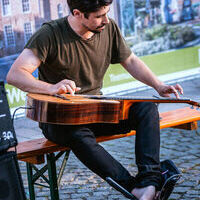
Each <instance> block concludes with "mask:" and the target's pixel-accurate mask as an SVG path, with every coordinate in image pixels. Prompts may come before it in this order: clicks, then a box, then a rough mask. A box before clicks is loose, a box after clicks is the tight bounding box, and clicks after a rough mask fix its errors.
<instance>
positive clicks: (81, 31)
mask: <svg viewBox="0 0 200 200" xmlns="http://www.w3.org/2000/svg"><path fill="white" fill-rule="evenodd" d="M68 22H69V25H70V26H71V28H72V29H73V31H74V32H75V33H76V34H77V35H79V36H80V37H81V38H83V39H84V40H88V39H90V38H91V37H92V36H93V35H94V33H92V32H91V31H88V30H87V29H86V28H85V27H84V26H83V25H82V24H81V23H80V22H79V21H77V19H76V18H75V17H73V16H72V15H69V17H68Z"/></svg>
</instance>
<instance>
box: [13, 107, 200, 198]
mask: <svg viewBox="0 0 200 200" xmlns="http://www.w3.org/2000/svg"><path fill="white" fill-rule="evenodd" d="M160 117H161V119H160V128H161V129H164V128H169V127H171V128H178V129H185V130H197V128H198V125H197V121H199V120H200V111H199V110H197V109H196V108H193V109H192V108H190V107H185V108H181V109H176V110H173V111H168V112H164V113H161V114H160ZM132 135H135V131H131V132H130V133H127V134H121V135H112V136H101V137H98V138H97V142H105V141H109V140H113V139H118V138H123V137H128V136H132ZM16 149H17V156H18V159H19V160H21V161H24V162H26V167H27V177H28V186H29V194H30V199H31V200H34V199H35V192H34V185H42V184H40V183H37V180H38V179H39V178H43V180H44V181H45V182H46V183H47V185H42V186H45V187H47V186H48V187H49V188H50V195H51V199H52V200H58V199H59V192H58V186H59V183H60V180H61V177H62V174H63V172H64V168H65V165H66V162H67V159H68V156H69V152H70V149H69V148H68V147H64V146H60V145H57V144H55V143H53V142H50V141H48V140H47V139H45V138H40V139H34V140H30V141H26V142H21V143H19V144H18V145H17V148H16ZM63 154H65V155H64V158H63V162H62V165H61V168H60V170H59V173H58V175H57V171H56V161H57V160H58V159H59V158H60V157H61V156H62V155H63ZM45 157H46V159H45ZM38 164H44V166H42V167H41V168H40V169H38V168H37V167H36V165H38ZM46 171H48V178H47V177H46V176H44V173H45V172H46Z"/></svg>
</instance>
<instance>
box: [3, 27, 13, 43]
mask: <svg viewBox="0 0 200 200" xmlns="http://www.w3.org/2000/svg"><path fill="white" fill-rule="evenodd" d="M4 34H5V38H6V46H14V45H15V37H14V33H13V30H12V25H5V26H4Z"/></svg>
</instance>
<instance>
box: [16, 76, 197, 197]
mask: <svg viewBox="0 0 200 200" xmlns="http://www.w3.org/2000/svg"><path fill="white" fill-rule="evenodd" d="M182 85H183V87H184V89H185V93H186V94H187V95H191V94H196V95H197V94H198V93H197V91H198V90H199V89H200V88H199V86H198V85H200V80H199V79H195V80H192V81H186V82H184V83H182ZM199 91H200V90H199ZM149 93H150V94H151V91H145V92H137V95H141V94H143V95H144V94H145V95H146V94H149ZM192 96H194V95H192ZM176 106H177V105H176ZM178 106H179V105H178ZM181 106H183V105H181ZM184 106H185V105H184ZM159 109H160V110H162V111H163V110H168V109H174V105H165V106H163V105H162V106H161V107H160V108H159ZM15 130H16V133H17V137H18V140H19V141H23V140H28V139H31V138H38V137H41V131H40V130H39V129H38V128H37V123H36V122H32V121H31V120H28V119H25V118H20V119H16V120H15ZM198 131H199V132H200V130H198ZM134 140H135V137H134V136H131V137H128V138H122V139H117V140H113V141H109V142H104V143H101V145H102V146H103V147H104V148H105V149H107V150H108V151H109V152H110V153H111V154H112V155H113V156H114V157H115V158H116V159H118V160H120V162H121V163H122V164H123V165H124V166H125V167H126V168H127V169H128V170H129V171H130V173H131V174H133V175H135V174H136V173H137V168H136V165H135V159H134V157H135V156H134ZM152 142H153V141H152ZM164 159H172V160H173V161H174V162H175V163H176V165H177V166H178V167H179V169H180V170H181V171H182V174H183V176H182V178H181V180H180V183H179V185H178V186H177V187H176V188H175V190H174V192H173V194H172V195H171V197H170V199H174V200H175V199H180V200H189V199H192V200H200V136H199V135H197V134H196V132H194V131H185V130H178V129H164V130H162V131H161V160H164ZM60 163H61V162H59V163H58V165H57V167H59V166H60ZM19 164H20V169H21V173H22V176H23V181H24V186H25V190H26V193H27V195H28V189H27V177H26V168H25V164H24V163H23V162H21V161H20V162H19ZM40 181H41V182H42V180H40ZM59 194H60V199H62V200H66V199H68V200H69V199H75V200H103V199H104V200H117V199H118V200H119V199H120V200H123V199H124V200H125V199H126V198H124V197H123V196H122V195H121V194H120V193H119V192H117V191H115V190H114V189H112V188H111V187H110V186H109V185H108V184H107V183H106V182H105V181H103V180H102V179H100V178H99V177H98V176H96V175H95V174H94V173H92V172H91V171H90V170H88V169H87V168H86V167H85V166H84V165H83V164H82V163H80V162H79V161H78V160H77V159H76V157H75V156H74V155H73V153H70V157H69V160H68V164H67V167H66V169H65V172H64V175H63V178H62V181H61V187H60V189H59ZM36 195H37V198H36V199H37V200H47V199H50V194H49V191H48V189H47V188H44V187H40V186H38V187H36Z"/></svg>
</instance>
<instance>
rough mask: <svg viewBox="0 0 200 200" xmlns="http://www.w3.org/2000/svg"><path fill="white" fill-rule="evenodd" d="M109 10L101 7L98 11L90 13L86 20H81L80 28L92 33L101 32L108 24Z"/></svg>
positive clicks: (106, 7) (107, 7)
mask: <svg viewBox="0 0 200 200" xmlns="http://www.w3.org/2000/svg"><path fill="white" fill-rule="evenodd" d="M109 10H110V6H103V7H102V8H101V9H100V10H99V11H97V12H92V13H90V14H89V16H88V18H85V17H84V18H83V19H82V26H83V27H84V28H86V29H87V30H88V31H91V32H93V33H99V32H101V31H102V30H103V29H104V28H105V25H106V24H108V23H109V19H108V16H107V14H108V12H109Z"/></svg>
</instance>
